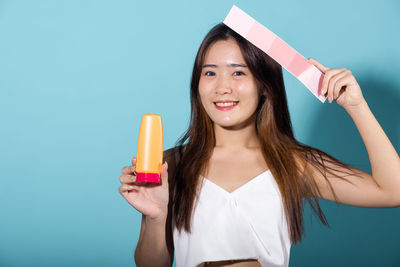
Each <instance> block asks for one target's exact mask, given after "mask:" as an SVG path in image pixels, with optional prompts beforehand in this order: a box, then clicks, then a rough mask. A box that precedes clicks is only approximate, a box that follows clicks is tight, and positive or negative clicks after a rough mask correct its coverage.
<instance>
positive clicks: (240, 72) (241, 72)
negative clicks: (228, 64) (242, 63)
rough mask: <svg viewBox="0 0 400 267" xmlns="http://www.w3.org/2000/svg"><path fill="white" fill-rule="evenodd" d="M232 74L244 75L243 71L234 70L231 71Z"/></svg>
mask: <svg viewBox="0 0 400 267" xmlns="http://www.w3.org/2000/svg"><path fill="white" fill-rule="evenodd" d="M233 75H234V76H241V75H245V74H244V72H243V71H235V72H234V73H233Z"/></svg>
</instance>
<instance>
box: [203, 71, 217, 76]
mask: <svg viewBox="0 0 400 267" xmlns="http://www.w3.org/2000/svg"><path fill="white" fill-rule="evenodd" d="M204 75H205V76H215V72H213V71H206V72H205V73H204Z"/></svg>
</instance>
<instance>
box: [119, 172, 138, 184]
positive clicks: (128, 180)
mask: <svg viewBox="0 0 400 267" xmlns="http://www.w3.org/2000/svg"><path fill="white" fill-rule="evenodd" d="M119 181H120V182H121V184H132V183H135V182H136V176H134V175H129V174H123V175H121V176H120V177H119Z"/></svg>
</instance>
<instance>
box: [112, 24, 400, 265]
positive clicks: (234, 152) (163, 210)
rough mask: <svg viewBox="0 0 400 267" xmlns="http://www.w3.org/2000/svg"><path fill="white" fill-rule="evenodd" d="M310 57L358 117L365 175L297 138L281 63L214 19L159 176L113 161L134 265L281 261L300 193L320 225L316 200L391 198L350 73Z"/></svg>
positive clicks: (394, 189) (382, 201) (382, 148)
mask: <svg viewBox="0 0 400 267" xmlns="http://www.w3.org/2000/svg"><path fill="white" fill-rule="evenodd" d="M310 61H311V62H312V63H313V64H314V65H315V66H316V67H317V68H319V69H320V70H321V71H322V72H323V73H325V77H324V80H323V83H322V92H321V93H322V94H325V95H327V96H328V101H329V102H330V103H331V102H332V101H336V102H337V103H338V104H339V105H341V106H342V107H343V108H344V109H345V110H346V111H347V112H348V114H349V115H350V116H351V118H352V119H353V121H354V123H355V124H356V126H357V128H358V130H359V132H360V134H361V137H362V139H363V141H364V143H365V146H366V148H367V151H368V155H369V158H370V162H371V167H372V175H371V174H369V173H366V172H364V171H361V170H358V169H355V168H352V167H350V166H347V165H346V164H344V163H342V162H340V161H339V160H337V159H335V158H333V157H332V156H329V155H328V154H326V153H324V152H322V151H320V150H318V149H316V148H312V147H309V146H306V145H304V144H301V143H299V142H298V141H297V140H295V138H294V135H293V131H292V127H291V122H290V116H289V112H288V107H287V100H286V93H285V88H284V83H283V76H282V68H281V66H280V65H279V64H278V63H276V62H275V61H274V60H272V59H271V58H270V57H269V56H268V55H266V54H265V53H263V52H262V51H261V50H259V49H258V48H256V47H255V46H253V45H252V44H250V43H249V42H247V41H246V40H245V39H244V38H242V37H241V36H239V35H238V34H236V33H235V32H233V31H232V30H230V29H229V28H228V27H227V26H225V25H223V24H219V25H217V26H215V27H214V28H213V29H211V31H210V32H209V33H208V34H207V36H206V37H205V39H204V40H203V42H202V44H201V46H200V48H199V51H198V54H197V57H196V60H195V64H194V68H193V74H192V81H191V107H192V112H191V122H190V126H189V129H188V130H187V132H186V134H185V135H184V136H183V137H182V138H181V139H180V140H179V142H178V146H177V147H176V148H173V149H170V150H167V151H166V152H165V158H166V161H167V162H166V163H164V164H163V169H162V182H161V184H155V185H154V184H151V185H150V184H149V185H148V184H141V183H139V182H136V180H135V178H136V177H135V176H134V167H135V158H133V160H132V166H127V167H124V168H123V169H122V175H121V177H120V180H121V183H122V186H121V187H120V188H119V191H120V193H121V194H122V195H123V196H124V198H125V199H126V200H127V201H128V202H129V203H130V204H131V205H132V206H133V207H134V208H136V209H137V210H138V211H139V212H141V213H142V214H143V216H142V226H141V232H140V237H139V241H138V245H137V248H136V251H135V261H136V263H137V265H138V266H171V265H172V262H173V257H174V250H175V256H176V263H177V266H287V265H288V261H289V251H290V245H291V244H293V243H297V242H299V241H301V238H302V234H303V232H304V227H303V220H302V211H303V205H302V200H303V199H306V200H307V201H308V202H309V204H310V205H311V207H312V209H313V210H314V212H316V214H317V215H318V216H319V218H320V219H321V221H322V222H323V223H324V224H327V222H326V219H325V217H324V215H323V213H322V211H321V209H320V207H319V204H318V198H324V199H327V200H331V201H336V202H339V203H344V204H347V205H353V206H361V207H394V206H399V205H400V160H399V156H398V154H397V153H396V151H395V149H394V148H393V146H392V145H391V143H390V141H389V140H388V138H387V137H386V135H385V133H384V132H383V130H382V129H381V127H380V126H379V124H378V122H377V121H376V120H375V118H374V116H373V114H372V113H371V111H370V110H369V108H368V105H367V103H366V102H365V100H364V98H363V96H362V93H361V89H360V87H359V86H358V84H357V82H356V80H355V78H354V76H353V75H352V74H351V72H350V71H348V70H346V69H329V68H327V67H325V66H323V65H322V64H320V63H319V62H317V61H316V60H314V59H310ZM168 166H169V169H168Z"/></svg>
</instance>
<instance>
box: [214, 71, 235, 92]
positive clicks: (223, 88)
mask: <svg viewBox="0 0 400 267" xmlns="http://www.w3.org/2000/svg"><path fill="white" fill-rule="evenodd" d="M215 93H216V94H219V95H224V94H230V93H232V83H231V79H230V77H229V75H220V76H219V77H218V82H217V87H216V90H215Z"/></svg>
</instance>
